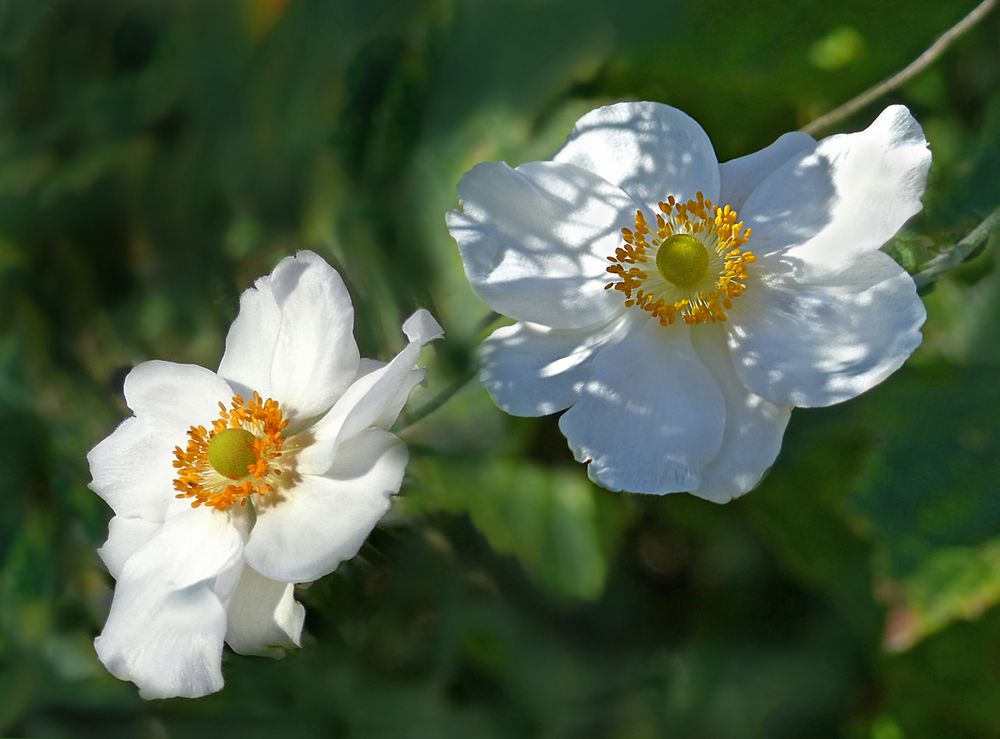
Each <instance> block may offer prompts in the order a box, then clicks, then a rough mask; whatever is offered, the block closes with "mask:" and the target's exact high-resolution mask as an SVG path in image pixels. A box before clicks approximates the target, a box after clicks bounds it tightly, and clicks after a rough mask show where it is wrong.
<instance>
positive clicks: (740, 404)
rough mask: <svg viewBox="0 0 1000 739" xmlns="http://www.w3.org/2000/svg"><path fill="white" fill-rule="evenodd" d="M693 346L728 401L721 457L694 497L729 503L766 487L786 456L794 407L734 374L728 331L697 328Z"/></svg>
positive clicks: (704, 474) (708, 468) (704, 475)
mask: <svg viewBox="0 0 1000 739" xmlns="http://www.w3.org/2000/svg"><path fill="white" fill-rule="evenodd" d="M691 342H692V343H693V344H694V347H695V350H696V351H697V352H698V356H700V357H701V359H702V361H703V362H704V363H705V364H706V366H708V367H711V368H712V374H714V375H715V379H716V381H717V382H718V383H719V387H720V388H721V390H722V395H723V397H724V398H725V400H726V429H725V432H724V433H723V436H722V447H721V448H720V449H719V454H718V456H717V457H716V458H715V459H713V460H712V461H711V462H709V463H708V465H707V466H706V467H705V469H704V471H703V472H702V475H701V485H700V486H699V487H698V488H697V489H696V490H692V491H691V493H692V494H694V495H697V496H698V497H699V498H705V499H706V500H711V501H714V502H716V503H726V502H728V501H730V500H732V499H733V498H737V497H739V496H740V495H743V494H744V493H747V492H749V491H750V490H752V489H753V488H754V487H756V486H757V483H759V482H760V480H761V478H762V477H763V476H764V473H765V472H767V469H768V468H769V467H770V466H771V465H772V464H773V463H774V460H775V459H776V458H777V456H778V452H779V451H781V439H782V436H784V433H785V427H786V426H787V425H788V419H789V417H790V416H791V413H792V406H790V405H775V404H774V403H770V402H768V401H766V400H764V399H763V398H762V397H760V396H759V395H754V394H753V393H752V392H750V391H749V390H747V388H746V386H745V385H744V384H743V383H742V382H741V381H740V379H739V377H737V375H736V371H735V370H734V369H733V363H732V359H731V357H730V354H729V349H728V347H727V346H726V336H725V331H724V330H723V329H722V328H721V327H720V326H697V327H695V328H694V329H693V330H692V331H691Z"/></svg>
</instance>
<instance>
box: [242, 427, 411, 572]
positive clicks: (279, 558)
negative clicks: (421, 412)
mask: <svg viewBox="0 0 1000 739" xmlns="http://www.w3.org/2000/svg"><path fill="white" fill-rule="evenodd" d="M407 460H408V453H407V450H406V445H405V444H403V442H401V441H400V440H399V439H398V438H396V437H395V436H393V435H392V434H390V433H389V432H387V431H382V430H379V429H369V430H366V431H362V432H361V433H359V434H357V435H356V436H352V437H351V438H349V439H346V440H344V441H342V442H341V444H340V445H339V447H338V449H337V456H336V459H335V460H334V464H333V466H332V467H331V468H330V470H329V472H327V474H326V475H324V476H319V475H302V476H301V478H300V479H299V480H298V481H297V482H296V483H295V485H294V486H292V487H291V488H287V489H282V490H280V494H281V499H279V500H278V501H276V502H275V503H274V504H272V505H268V506H262V507H259V508H258V510H257V523H256V525H255V526H254V528H253V530H252V531H251V532H250V540H249V541H248V542H247V546H246V551H245V557H246V561H247V563H249V565H250V566H251V567H253V568H254V569H255V570H257V571H258V572H260V573H261V574H262V575H264V576H265V577H268V578H270V579H272V580H278V581H281V582H311V581H313V580H317V579H319V578H321V577H323V576H324V575H327V574H329V573H330V572H333V570H335V569H336V568H337V565H339V564H340V563H341V562H343V561H344V560H345V559H350V558H351V557H353V556H354V555H355V554H357V553H358V549H360V547H361V544H362V543H363V542H364V540H365V538H366V537H367V536H368V534H369V533H371V530H372V529H373V528H374V527H375V524H376V523H378V521H379V519H380V518H382V516H383V515H385V513H386V511H388V510H389V505H390V499H391V498H392V496H393V495H394V494H395V493H397V492H398V491H399V486H400V485H401V484H402V481H403V473H404V471H405V469H406V462H407Z"/></svg>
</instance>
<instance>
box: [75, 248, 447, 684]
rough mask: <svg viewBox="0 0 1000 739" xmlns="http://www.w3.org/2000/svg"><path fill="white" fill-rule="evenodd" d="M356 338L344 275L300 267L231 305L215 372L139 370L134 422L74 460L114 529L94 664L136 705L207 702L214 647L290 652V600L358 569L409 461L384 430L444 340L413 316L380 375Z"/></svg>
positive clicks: (426, 317) (215, 663)
mask: <svg viewBox="0 0 1000 739" xmlns="http://www.w3.org/2000/svg"><path fill="white" fill-rule="evenodd" d="M353 323H354V309H353V308H352V306H351V299H350V296H349V295H348V293H347V290H346V288H345V287H344V283H343V281H342V280H341V279H340V275H338V274H337V272H336V271H335V270H333V269H332V268H331V267H330V266H329V265H328V264H327V263H326V262H324V261H323V260H322V259H321V258H320V257H319V256H317V255H316V254H313V253H312V252H307V251H304V252H300V253H299V254H298V255H296V256H295V257H289V258H287V259H284V260H282V261H281V263H280V264H278V266H277V267H276V268H275V269H274V271H273V272H272V273H271V274H270V275H269V276H267V277H262V278H261V279H259V280H258V281H257V283H256V286H255V287H254V288H252V289H250V290H247V291H246V292H245V293H243V296H242V298H241V300H240V312H239V316H238V317H237V318H236V321H235V322H234V323H233V325H232V327H231V328H230V330H229V335H228V337H227V338H226V351H225V354H224V356H223V358H222V363H221V364H220V366H219V371H218V372H217V373H216V372H212V371H211V370H207V369H203V368H202V367H197V366H194V365H183V364H173V363H170V362H158V361H153V362H144V363H143V364H140V365H139V366H137V367H136V368H135V369H133V370H132V371H131V372H130V373H129V375H128V377H127V378H126V380H125V399H126V402H127V403H128V406H129V408H131V409H132V412H133V413H134V414H135V415H134V416H133V417H131V418H129V419H127V420H126V421H125V422H124V423H122V424H121V425H120V426H119V427H118V429H117V430H116V431H115V432H114V433H113V434H111V436H109V437H108V438H106V439H105V440H104V441H102V442H101V443H100V444H98V445H97V446H96V447H95V448H94V449H93V450H92V451H91V452H90V454H89V455H88V460H89V462H90V469H91V474H92V475H93V478H94V479H93V481H92V482H91V485H90V486H91V488H92V489H93V490H94V491H95V492H96V493H97V494H98V495H100V496H101V497H102V498H104V500H105V501H107V503H108V504H109V505H110V506H111V508H112V509H114V512H115V516H114V518H112V519H111V524H110V529H109V536H108V540H107V543H106V544H105V545H104V546H103V548H102V549H101V550H100V554H101V557H102V558H103V560H104V562H105V563H106V565H107V567H108V569H109V570H110V572H111V574H112V575H113V576H114V577H115V579H116V580H117V585H116V588H115V595H114V602H113V603H112V606H111V613H110V615H109V616H108V621H107V623H106V624H105V626H104V630H103V632H102V633H101V635H100V636H99V637H98V638H97V639H96V641H95V647H96V649H97V654H98V656H99V657H100V659H101V661H102V662H103V663H104V664H105V665H106V666H107V668H108V670H110V671H111V673H112V674H114V675H115V676H116V677H119V678H121V679H123V680H131V681H133V682H134V683H135V684H136V685H138V686H139V688H140V694H141V695H142V696H143V697H145V698H165V697H170V696H186V697H196V696H201V695H205V694H207V693H211V692H214V691H216V690H219V689H220V688H221V687H222V685H223V679H222V669H221V659H222V644H223V641H225V642H226V643H228V644H229V646H230V647H232V648H233V650H235V651H237V652H239V653H241V654H260V655H264V654H271V655H275V656H278V655H280V654H281V653H282V650H283V648H286V647H292V646H298V644H299V635H300V633H301V631H302V621H303V618H304V615H305V614H304V610H303V608H302V606H301V605H300V604H298V603H297V602H296V601H295V597H294V591H293V584H294V583H300V582H307V581H312V580H315V579H317V578H319V577H322V576H323V575H325V574H327V573H329V572H331V571H333V570H334V568H336V567H337V565H338V563H340V562H341V561H343V560H345V559H348V558H349V557H352V556H354V555H355V554H356V553H357V551H358V548H359V547H360V546H361V544H362V542H363V541H364V539H365V537H366V536H367V535H368V533H369V532H370V531H371V530H372V528H373V527H374V526H375V524H376V523H377V522H378V520H379V519H380V518H381V517H382V515H383V514H384V513H385V512H386V510H387V509H388V508H389V504H390V498H391V496H392V495H393V494H395V493H396V492H398V490H399V486H400V483H401V481H402V478H403V471H404V468H405V466H406V462H407V450H406V446H405V445H404V444H403V443H402V442H401V441H400V440H399V439H398V438H396V437H395V436H394V435H393V434H391V433H389V432H388V431H387V430H386V429H387V428H388V427H389V425H390V424H392V423H393V421H394V420H395V419H396V417H397V415H398V414H399V412H400V410H401V408H402V406H403V404H404V403H405V402H406V398H407V396H408V395H409V393H410V391H411V390H412V389H413V387H414V386H415V385H416V384H417V383H419V382H420V381H421V379H422V378H423V375H424V370H423V369H420V368H418V367H416V361H417V357H418V355H419V354H420V347H421V346H422V345H423V344H425V343H426V342H428V341H430V340H432V339H435V338H437V337H438V336H440V335H441V327H440V326H438V325H437V323H436V322H435V321H434V319H433V318H431V316H430V314H429V313H427V312H426V311H423V310H421V311H417V313H415V314H414V315H413V316H412V317H411V318H410V319H408V320H407V321H406V323H404V324H403V331H404V332H405V333H406V335H407V337H408V338H409V339H410V343H409V344H408V345H407V346H406V347H405V348H404V349H403V350H402V351H401V352H400V353H399V354H398V355H397V356H396V357H395V358H394V359H393V360H392V361H391V362H389V363H388V364H386V363H382V362H376V361H372V360H367V359H360V358H359V356H358V348H357V345H356V344H355V342H354V336H353Z"/></svg>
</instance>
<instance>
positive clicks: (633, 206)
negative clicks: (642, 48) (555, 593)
mask: <svg viewBox="0 0 1000 739" xmlns="http://www.w3.org/2000/svg"><path fill="white" fill-rule="evenodd" d="M929 166H930V152H929V151H928V149H927V142H926V141H925V139H924V136H923V132H922V131H921V129H920V126H919V125H918V124H917V122H916V121H915V120H914V119H913V117H912V116H911V115H910V114H909V112H908V111H907V110H906V109H905V108H903V107H901V106H893V107H890V108H887V109H886V110H885V111H884V112H883V113H882V114H881V115H880V116H879V117H878V118H877V119H876V120H875V121H874V122H873V123H872V125H871V126H869V127H868V128H867V129H866V130H864V131H861V132H859V133H854V134H849V135H839V136H831V137H829V138H826V139H823V140H821V141H815V140H813V139H812V138H811V137H810V136H808V135H806V134H804V133H797V132H796V133H789V134H785V135H783V136H781V137H780V138H779V139H778V140H777V141H775V142H774V143H773V144H771V145H770V146H768V147H766V148H764V149H762V150H761V151H758V152H756V153H754V154H750V155H748V156H745V157H741V158H739V159H734V160H732V161H729V162H725V163H722V164H719V163H718V161H717V159H716V156H715V152H714V150H713V148H712V145H711V142H710V141H709V139H708V136H707V135H706V134H705V132H704V131H703V130H702V129H701V127H700V126H699V125H698V124H697V123H696V122H695V121H694V120H692V119H691V118H689V117H688V116H687V115H685V114H684V113H682V112H680V111H679V110H676V109H674V108H671V107H669V106H666V105H660V104H657V103H648V102H643V103H621V104H618V105H611V106H608V107H604V108H599V109H597V110H594V111H592V112H590V113H588V114H587V115H585V116H584V117H583V118H582V119H581V120H580V121H578V122H577V124H576V127H575V128H574V130H573V132H572V133H571V134H570V136H569V139H568V140H567V141H566V144H565V145H564V146H563V148H562V149H560V151H559V152H557V153H556V155H555V156H554V157H553V159H552V160H551V161H546V162H529V163H527V164H522V165H520V166H518V167H516V168H511V167H509V166H508V165H506V164H504V163H502V162H491V163H486V164H480V165H478V166H477V167H475V168H473V169H472V170H471V171H470V172H468V173H467V174H466V175H465V177H464V178H463V179H462V181H461V183H460V184H459V197H460V199H461V208H460V209H459V210H457V211H452V212H451V213H449V214H448V227H449V229H450V231H451V233H452V236H453V237H454V238H455V240H456V241H457V242H458V246H459V249H460V251H461V254H462V259H463V262H464V264H465V270H466V274H467V276H468V278H469V280H470V282H471V284H472V286H473V288H474V289H475V290H476V291H477V292H478V293H479V295H480V296H481V297H482V298H483V300H485V301H486V303H488V304H489V305H490V307H491V308H493V309H494V310H495V311H497V312H499V313H502V314H504V315H507V316H510V317H512V318H514V319H516V321H517V322H516V323H515V324H514V325H512V326H507V327H504V328H501V329H499V330H497V331H495V332H494V333H493V334H492V335H491V336H490V337H489V338H488V339H487V340H486V341H485V342H484V344H483V347H482V352H481V370H480V378H481V380H482V382H483V384H484V385H485V386H486V388H487V390H488V391H489V392H490V394H491V395H492V396H493V399H494V400H495V402H496V403H497V404H498V405H499V406H500V407H501V408H502V409H504V410H506V411H507V412H509V413H512V414H515V415H523V416H537V415H545V414H548V413H555V412H558V411H563V410H565V411H566V412H565V413H564V414H563V415H562V417H561V418H560V421H559V427H560V429H561V430H562V432H563V433H564V434H565V436H566V438H567V439H568V441H569V444H570V448H571V449H572V450H573V453H574V456H575V457H576V459H577V460H578V461H580V462H586V463H588V464H589V467H588V472H589V474H590V477H591V478H592V479H593V480H594V481H595V482H597V483H599V484H601V485H603V486H605V487H607V488H610V489H612V490H628V491H633V492H644V493H669V492H680V491H688V492H691V493H694V494H695V495H699V496H701V497H703V498H707V499H709V500H714V501H718V502H725V501H728V500H730V499H732V498H734V497H736V496H738V495H741V494H743V493H745V492H747V491H748V490H750V489H751V488H753V487H754V486H755V485H756V484H757V483H758V482H759V481H760V479H761V477H762V476H763V474H764V473H765V472H766V470H767V468H768V467H769V466H770V465H771V464H772V463H773V461H774V459H775V458H776V456H777V454H778V451H779V450H780V448H781V438H782V435H783V433H784V430H785V426H786V424H787V422H788V418H789V414H790V412H791V409H792V407H793V406H825V405H830V404H833V403H838V402H841V401H843V400H847V399H848V398H852V397H854V396H856V395H858V394H859V393H862V392H864V391H865V390H868V389H869V388H871V387H873V386H874V385H876V384H878V383H879V382H881V381H882V380H884V379H885V378H886V377H888V376H889V375H890V374H891V373H892V372H894V371H895V370H896V369H897V368H899V367H900V365H902V363H903V362H904V361H905V360H906V358H907V357H908V356H909V355H910V354H911V353H912V352H913V351H914V349H916V347H917V346H918V345H919V344H920V326H921V325H922V324H923V321H924V318H925V312H924V309H923V305H922V304H921V302H920V300H919V298H918V297H917V295H916V289H915V285H914V283H913V280H912V279H911V278H910V277H909V275H907V274H906V272H904V271H903V270H902V269H901V268H900V267H899V266H898V265H896V264H895V262H893V261H892V259H890V258H889V257H888V256H886V255H885V254H883V253H882V252H881V251H879V247H881V246H882V244H884V243H885V242H886V241H887V240H888V239H889V238H891V237H892V236H893V234H895V233H896V231H897V230H898V229H899V228H900V227H901V226H902V225H903V223H905V222H906V220H907V219H908V218H910V217H911V216H912V215H914V214H915V213H916V212H918V211H919V210H920V207H921V206H920V196H921V194H922V193H923V189H924V185H925V182H926V178H927V170H928V168H929ZM567 409H568V410H567Z"/></svg>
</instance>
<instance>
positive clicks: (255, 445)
mask: <svg viewBox="0 0 1000 739" xmlns="http://www.w3.org/2000/svg"><path fill="white" fill-rule="evenodd" d="M219 411H220V412H219V417H218V418H217V419H216V420H214V421H212V430H211V431H209V430H207V429H206V428H205V427H204V426H192V427H191V428H189V429H188V442H187V448H186V449H181V448H180V447H175V448H174V457H175V459H174V467H175V468H176V469H177V479H175V480H174V489H175V490H177V491H178V492H177V496H176V497H178V498H191V499H192V500H191V506H192V507H194V508H197V507H199V506H202V505H206V506H210V507H212V508H215V509H216V510H220V511H222V510H225V509H227V508H229V507H230V506H231V505H233V504H235V503H239V504H240V505H246V503H247V500H248V498H249V496H251V495H266V494H267V493H272V492H274V482H275V479H276V477H278V476H280V475H281V470H280V469H279V468H278V466H277V464H276V460H277V459H278V458H279V457H280V456H281V447H282V445H283V444H284V443H285V437H284V434H283V433H282V432H283V431H284V429H285V426H287V425H288V419H287V418H284V417H283V416H282V414H281V409H280V408H279V407H278V402H277V401H275V400H271V399H270V398H268V399H267V400H263V399H262V398H261V397H260V395H258V394H257V393H254V394H253V399H252V400H250V402H246V401H244V400H243V398H242V397H240V396H239V395H234V396H233V399H232V401H231V403H230V408H228V409H227V408H226V406H225V404H224V403H221V402H220V403H219ZM226 429H244V430H245V431H249V432H250V433H251V434H252V435H253V436H254V441H253V442H252V444H251V449H252V451H253V454H254V457H255V460H256V461H254V462H253V463H252V464H251V465H249V466H248V468H247V474H246V476H245V477H244V478H242V479H240V480H230V479H228V478H226V477H223V476H222V475H220V474H219V473H218V472H217V471H216V470H215V469H214V468H213V467H212V465H211V464H210V463H209V461H208V445H209V444H210V443H211V442H212V439H213V438H214V437H215V435H216V434H218V433H220V432H222V431H225V430H226Z"/></svg>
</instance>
